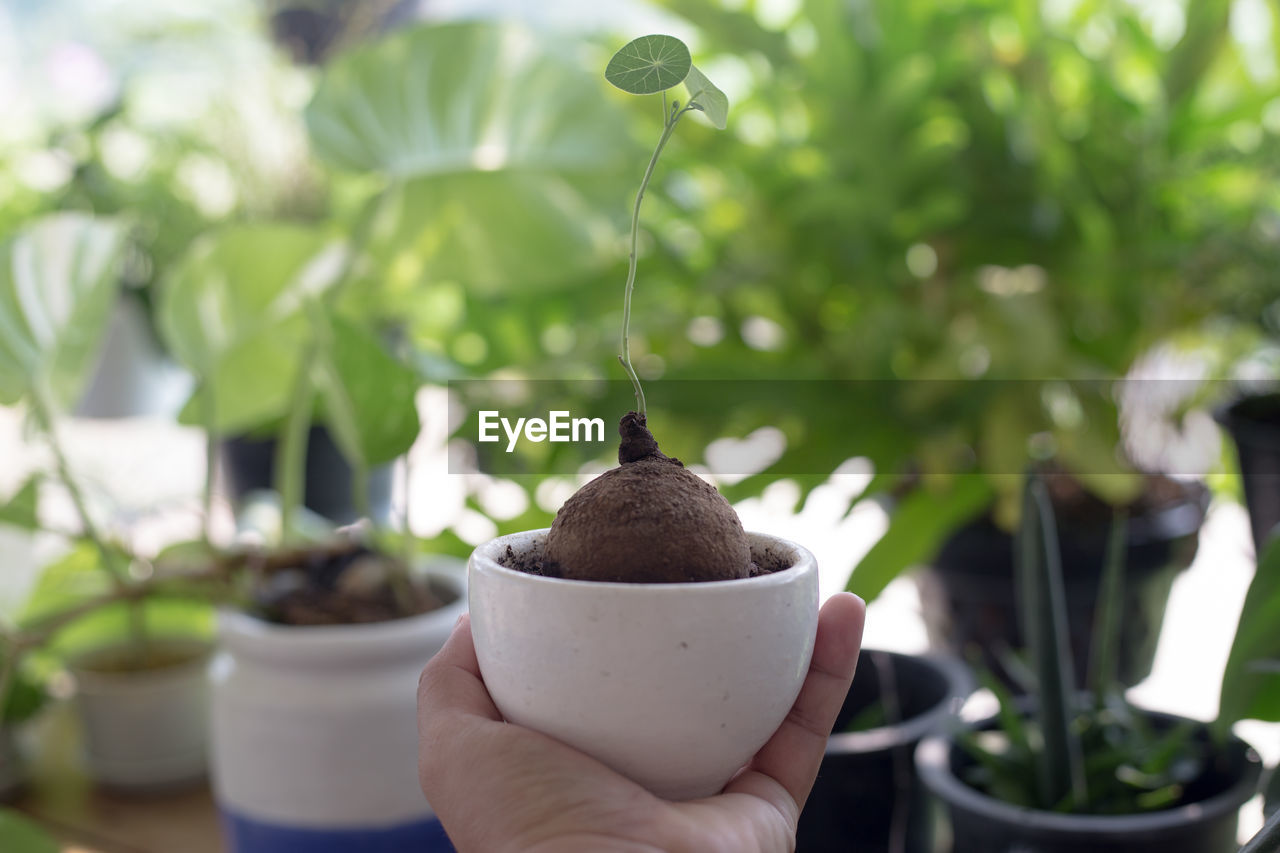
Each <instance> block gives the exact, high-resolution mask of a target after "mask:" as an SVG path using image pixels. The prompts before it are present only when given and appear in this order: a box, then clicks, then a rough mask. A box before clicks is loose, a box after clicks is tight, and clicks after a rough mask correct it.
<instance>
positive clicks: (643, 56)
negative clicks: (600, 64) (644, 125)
mask: <svg viewBox="0 0 1280 853" xmlns="http://www.w3.org/2000/svg"><path fill="white" fill-rule="evenodd" d="M692 68H693V59H692V58H691V57H690V56H689V48H687V47H685V44H684V42H682V41H680V39H678V38H675V37H674V36H664V35H652V36H641V37H640V38H638V39H634V40H632V41H629V42H627V43H626V44H625V45H623V46H622V49H621V50H619V51H618V52H617V53H615V54H614V55H613V58H612V59H610V60H609V64H608V66H606V67H605V69H604V79H606V80H608V81H609V82H610V83H612V84H613V85H615V86H617V87H618V88H619V89H621V90H622V91H624V92H629V93H630V94H632V95H656V94H658V93H659V92H665V91H666V90H667V89H670V88H671V87H673V86H678V85H680V84H681V83H682V82H684V79H685V77H687V76H689V71H690V69H692Z"/></svg>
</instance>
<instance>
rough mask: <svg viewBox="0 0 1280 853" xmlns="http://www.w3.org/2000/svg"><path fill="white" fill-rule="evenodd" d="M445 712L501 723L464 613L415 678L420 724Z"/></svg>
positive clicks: (467, 618) (466, 615)
mask: <svg viewBox="0 0 1280 853" xmlns="http://www.w3.org/2000/svg"><path fill="white" fill-rule="evenodd" d="M448 712H462V713H464V714H468V715H471V716H477V717H484V718H486V719H489V720H493V721H495V722H502V715H501V714H500V713H498V709H497V707H496V706H495V705H494V704H493V699H491V698H490V697H489V691H488V690H487V689H485V686H484V680H483V679H482V678H481V675H480V663H479V661H477V660H476V647H475V643H474V642H473V641H472V639H471V617H470V615H468V614H465V613H464V614H463V615H462V616H461V617H459V619H458V624H456V625H454V626H453V633H452V634H450V635H449V639H448V640H447V641H446V642H445V644H444V647H443V648H441V649H440V651H439V652H437V653H436V655H435V657H433V658H432V659H431V660H430V661H428V662H427V666H426V668H425V669H423V670H422V675H421V676H420V677H419V678H418V721H419V724H420V725H421V723H423V722H424V721H426V720H429V719H431V718H432V717H434V716H436V715H439V714H444V713H448Z"/></svg>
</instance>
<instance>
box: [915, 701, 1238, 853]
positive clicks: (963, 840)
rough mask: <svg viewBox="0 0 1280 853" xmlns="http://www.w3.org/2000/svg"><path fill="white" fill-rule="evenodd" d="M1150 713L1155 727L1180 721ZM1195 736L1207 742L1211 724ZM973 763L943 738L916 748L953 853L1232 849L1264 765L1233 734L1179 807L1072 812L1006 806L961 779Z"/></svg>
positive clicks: (1208, 852)
mask: <svg viewBox="0 0 1280 853" xmlns="http://www.w3.org/2000/svg"><path fill="white" fill-rule="evenodd" d="M1147 715H1148V717H1149V718H1150V719H1151V720H1152V721H1153V722H1154V723H1155V724H1156V725H1161V724H1164V725H1174V724H1176V723H1178V722H1182V719H1181V718H1179V717H1174V716H1170V715H1168V714H1156V713H1150V712H1148V713H1147ZM1199 736H1201V737H1204V738H1205V739H1206V740H1207V739H1208V737H1209V735H1208V730H1207V729H1202V730H1201V731H1200V732H1199ZM1087 758H1088V756H1086V759H1087ZM972 761H973V759H972V758H970V757H969V756H968V755H967V754H966V753H965V752H964V750H962V749H961V748H960V747H959V746H957V745H956V743H955V741H954V740H952V739H950V738H947V737H931V738H928V739H927V740H925V741H924V742H922V743H921V744H920V747H919V748H918V749H917V750H916V768H917V770H918V771H919V773H920V778H921V780H922V781H923V783H924V785H925V786H926V787H927V788H928V789H929V791H931V792H932V793H933V794H934V796H936V797H938V799H940V800H941V801H942V802H943V804H944V805H945V806H946V808H947V813H948V814H949V816H950V818H951V830H952V835H953V836H954V839H955V850H956V851H958V853H1014V851H1035V853H1235V851H1236V850H1237V849H1238V845H1237V844H1236V823H1237V815H1238V812H1239V810H1240V807H1241V806H1242V805H1244V804H1245V802H1247V801H1248V800H1249V799H1250V798H1251V797H1252V796H1253V795H1254V793H1255V792H1256V791H1257V786H1258V776H1259V774H1260V773H1261V770H1262V762H1261V760H1260V759H1259V758H1258V754H1257V753H1256V752H1254V751H1253V749H1252V748H1251V747H1250V746H1249V745H1248V744H1247V743H1245V742H1244V741H1242V740H1240V739H1239V738H1236V737H1232V738H1231V739H1230V740H1229V741H1227V742H1226V743H1225V744H1224V745H1223V747H1222V748H1221V749H1220V750H1219V751H1218V753H1217V755H1216V756H1215V759H1214V760H1213V761H1212V762H1211V764H1210V766H1209V767H1208V768H1207V769H1206V770H1205V771H1204V772H1203V773H1202V774H1201V775H1200V777H1199V778H1198V779H1196V780H1195V781H1193V782H1192V783H1190V784H1189V785H1188V795H1189V798H1190V800H1191V801H1190V802H1188V803H1186V804H1184V805H1181V806H1178V807H1177V808H1172V809H1166V810H1164V811H1158V812H1148V813H1146V814H1141V815H1070V814H1060V813H1057V812H1048V811H1038V810H1034V809H1027V808H1022V807H1019V806H1014V805H1010V804H1009V803H1006V802H1003V801H1001V800H997V799H995V798H994V797H990V796H988V795H986V794H984V793H982V792H981V791H978V790H976V789H975V788H971V787H969V786H968V785H967V784H965V783H964V782H963V781H962V780H961V777H962V774H963V773H964V771H965V769H966V767H967V766H969V765H970V764H971V763H972Z"/></svg>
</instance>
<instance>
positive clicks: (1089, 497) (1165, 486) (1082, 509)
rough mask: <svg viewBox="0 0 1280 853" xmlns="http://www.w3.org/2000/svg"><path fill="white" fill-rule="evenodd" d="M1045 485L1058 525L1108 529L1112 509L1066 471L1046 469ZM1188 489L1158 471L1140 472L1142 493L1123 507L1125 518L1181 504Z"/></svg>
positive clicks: (1186, 497) (1186, 496)
mask: <svg viewBox="0 0 1280 853" xmlns="http://www.w3.org/2000/svg"><path fill="white" fill-rule="evenodd" d="M1047 474H1048V476H1046V477H1045V484H1046V487H1047V488H1048V490H1049V498H1050V500H1052V502H1053V509H1054V513H1055V515H1056V516H1057V520H1058V524H1059V526H1060V527H1062V528H1064V529H1068V530H1092V529H1102V530H1105V529H1108V528H1109V527H1110V525H1111V523H1112V519H1113V518H1114V517H1115V510H1116V508H1115V507H1113V506H1112V505H1111V504H1109V503H1107V502H1106V501H1104V500H1102V499H1101V498H1099V497H1097V496H1096V495H1094V494H1093V493H1091V492H1089V491H1088V490H1087V489H1086V488H1085V487H1084V486H1083V485H1082V484H1081V483H1080V481H1079V480H1077V479H1075V478H1074V477H1072V476H1071V475H1069V474H1065V473H1062V472H1055V471H1049V472H1047ZM1191 496H1192V490H1191V488H1190V487H1188V486H1187V485H1186V484H1185V483H1180V482H1178V481H1177V480H1173V479H1170V478H1169V477H1165V476H1163V475H1160V474H1145V475H1143V484H1142V492H1141V493H1140V494H1139V495H1138V497H1137V498H1136V499H1135V500H1134V501H1132V502H1131V503H1129V504H1128V505H1127V506H1125V507H1124V509H1125V510H1126V511H1127V513H1128V516H1129V518H1145V517H1147V516H1151V515H1155V514H1156V513H1158V512H1160V511H1161V510H1163V509H1168V508H1169V507H1173V506H1177V505H1179V504H1182V503H1185V502H1186V501H1187V500H1188V499H1189V498H1190V497H1191Z"/></svg>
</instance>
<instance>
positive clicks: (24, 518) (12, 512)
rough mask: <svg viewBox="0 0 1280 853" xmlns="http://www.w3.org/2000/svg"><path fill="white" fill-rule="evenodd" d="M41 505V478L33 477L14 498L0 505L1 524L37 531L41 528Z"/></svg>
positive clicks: (20, 488) (14, 494)
mask: <svg viewBox="0 0 1280 853" xmlns="http://www.w3.org/2000/svg"><path fill="white" fill-rule="evenodd" d="M39 503H40V483H39V478H38V477H35V476H33V477H31V478H30V479H28V480H27V481H26V482H25V483H23V484H22V486H21V487H19V489H18V491H16V492H14V493H13V497H11V498H9V500H8V501H6V502H5V503H3V504H0V524H7V525H10V526H11V527H20V528H22V529H23V530H35V529H36V528H37V527H39V526H40V519H39V515H38V508H39Z"/></svg>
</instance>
